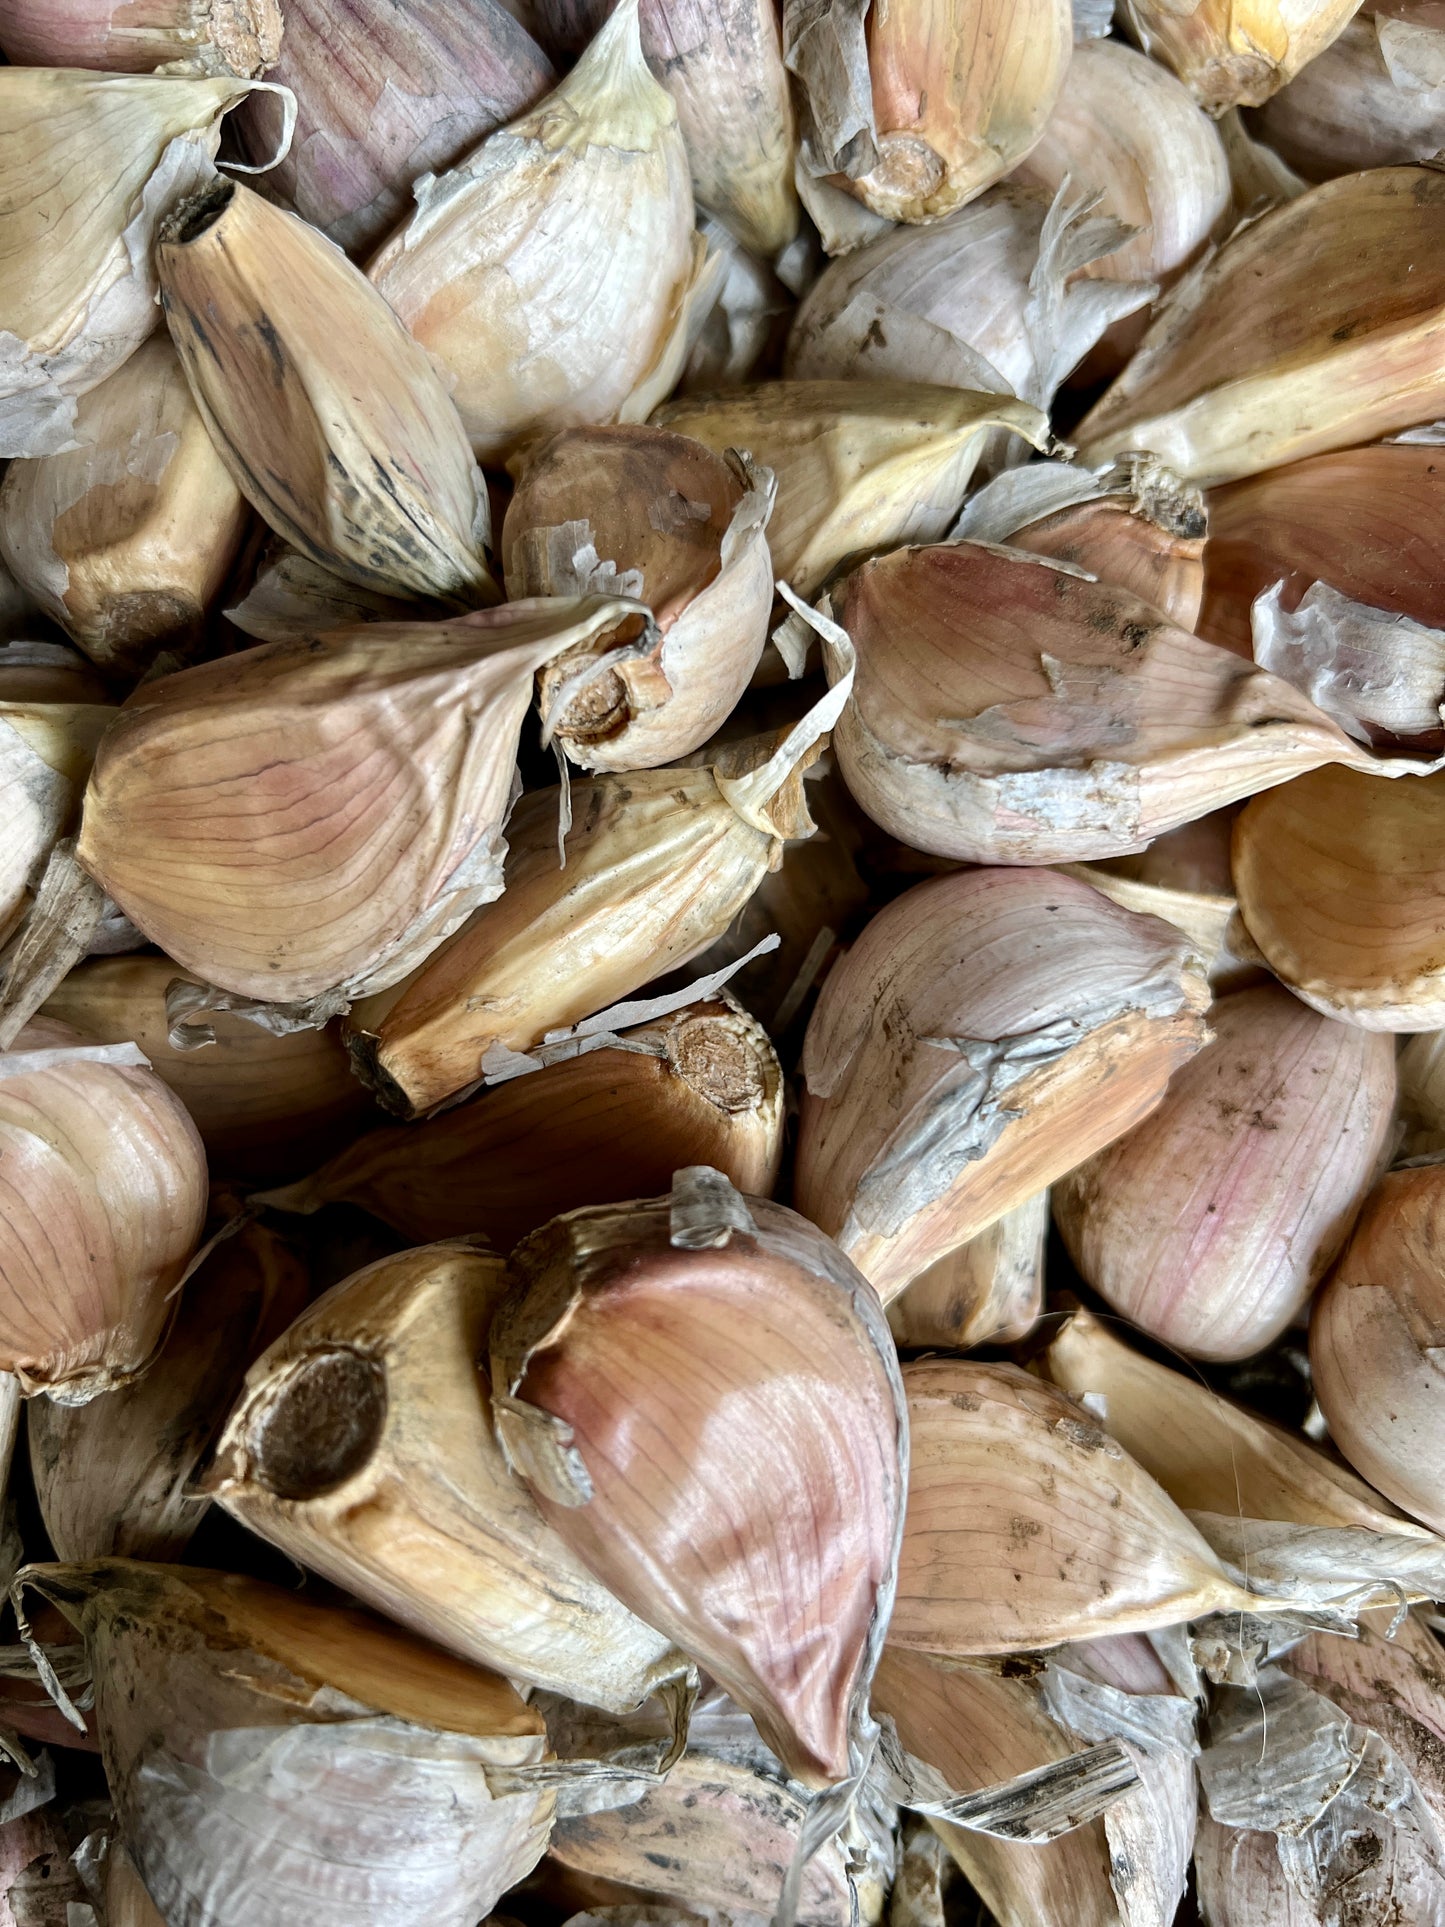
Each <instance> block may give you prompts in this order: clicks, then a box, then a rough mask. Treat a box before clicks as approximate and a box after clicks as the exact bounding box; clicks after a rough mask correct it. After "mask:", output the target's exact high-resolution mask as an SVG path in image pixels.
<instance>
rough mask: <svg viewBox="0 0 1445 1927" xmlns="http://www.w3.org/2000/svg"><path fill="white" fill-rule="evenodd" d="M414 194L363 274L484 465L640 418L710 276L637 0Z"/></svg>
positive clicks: (664, 386) (660, 392)
mask: <svg viewBox="0 0 1445 1927" xmlns="http://www.w3.org/2000/svg"><path fill="white" fill-rule="evenodd" d="M416 196H417V206H416V211H415V213H414V214H413V215H412V216H411V218H410V219H409V220H408V221H407V222H406V223H405V225H404V226H402V227H401V228H400V229H398V231H397V232H396V233H395V234H394V235H393V236H392V237H391V239H390V240H389V241H387V242H386V244H385V245H384V246H383V247H382V249H381V251H380V252H379V253H378V254H377V256H376V257H375V259H374V260H373V261H372V263H371V265H370V268H369V273H370V277H371V280H372V282H373V283H374V285H375V286H376V287H377V288H378V289H379V290H380V292H381V293H382V295H383V296H384V297H385V298H386V300H387V301H388V302H389V303H390V305H391V307H392V308H393V309H394V310H395V312H396V313H397V314H398V315H399V316H400V317H401V319H402V321H403V322H404V323H405V324H406V326H407V327H408V328H409V329H410V330H411V332H412V334H413V335H414V336H415V337H416V339H417V340H418V341H419V342H420V343H421V344H422V346H423V347H425V348H426V349H427V350H428V351H429V352H430V353H431V354H432V355H433V356H435V358H436V360H437V361H438V362H439V363H440V364H441V365H442V366H443V367H445V368H446V369H447V370H449V372H450V373H451V375H452V376H453V377H454V383H455V385H454V387H453V391H452V392H453V395H454V397H455V400H456V404H457V407H458V409H459V410H460V412H461V417H462V421H463V423H464V424H465V426H466V430H467V433H468V434H469V435H470V437H471V441H472V446H473V448H474V450H475V451H476V453H477V455H478V457H479V458H480V459H482V460H484V461H496V460H499V459H501V458H503V457H505V456H507V455H509V454H511V453H512V452H513V450H514V449H516V448H517V447H518V446H519V444H520V443H521V442H523V441H525V440H526V439H527V438H528V437H529V436H532V435H535V434H538V433H540V432H541V431H543V430H547V429H556V428H566V427H572V426H574V425H578V424H581V423H587V422H608V421H639V420H642V419H645V417H646V416H647V414H648V413H649V411H650V410H651V409H652V408H653V407H654V406H655V405H656V403H657V402H659V401H660V400H661V399H662V397H663V396H664V395H665V394H666V393H667V392H668V390H669V389H670V388H671V387H672V385H673V383H674V382H675V381H676V379H677V376H678V375H679V374H680V373H681V371H682V363H683V360H684V358H685V355H686V349H687V330H688V325H689V316H688V308H689V303H690V301H692V300H693V299H694V296H695V291H696V290H697V288H698V287H699V285H700V277H701V276H703V275H704V274H705V273H706V272H707V270H706V269H705V262H704V255H705V248H704V247H703V244H702V243H701V242H698V241H695V239H694V235H693V201H692V188H691V186H690V184H689V179H688V163H687V153H686V150H685V149H684V147H683V143H682V136H681V134H680V133H679V132H678V127H677V111H676V109H675V108H674V107H673V104H672V102H671V100H670V99H669V98H668V96H667V95H666V94H665V93H664V92H663V90H662V89H661V88H660V87H659V86H658V85H657V82H656V81H655V80H653V78H652V76H651V75H650V74H649V73H648V71H647V67H646V64H645V62H644V61H643V58H642V49H641V45H640V43H639V41H638V28H637V5H636V0H622V4H621V5H620V6H619V7H618V9H617V11H616V12H615V13H614V14H613V16H612V18H611V19H610V20H609V21H608V23H607V25H606V26H605V27H604V28H603V29H602V31H601V32H600V33H599V34H598V36H597V38H596V39H595V40H594V41H593V43H592V45H591V46H590V47H589V48H588V50H587V52H586V53H585V54H584V55H583V57H582V59H581V60H580V61H579V62H578V64H577V66H576V67H575V68H574V69H573V70H572V72H571V73H570V74H569V75H568V76H567V78H566V79H565V80H564V81H563V82H562V83H561V85H560V86H559V87H558V88H557V89H556V91H555V92H554V93H552V94H549V95H548V96H547V97H546V98H545V99H544V100H543V101H541V102H540V103H539V104H538V106H537V107H535V108H534V109H533V110H532V111H531V112H530V113H528V114H525V115H523V116H522V118H521V119H519V120H517V121H514V122H513V123H512V125H511V126H510V127H508V128H506V129H505V130H503V131H502V132H500V133H497V134H493V135H491V136H490V137H489V138H488V139H487V140H486V141H484V142H483V143H482V145H481V146H480V147H479V148H477V149H476V151H475V152H474V153H472V154H471V155H469V156H468V157H467V159H466V160H464V161H462V162H461V163H460V164H459V165H458V166H457V167H454V168H453V169H451V171H450V172H449V173H446V174H442V175H436V176H425V177H423V179H422V180H421V181H419V182H418V183H417V186H416ZM698 319H699V320H700V319H701V316H700V315H699V316H698Z"/></svg>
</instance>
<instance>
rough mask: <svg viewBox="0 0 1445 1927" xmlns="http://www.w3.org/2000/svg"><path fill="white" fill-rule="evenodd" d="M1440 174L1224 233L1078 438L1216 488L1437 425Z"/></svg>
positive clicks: (1333, 184) (1324, 200)
mask: <svg viewBox="0 0 1445 1927" xmlns="http://www.w3.org/2000/svg"><path fill="white" fill-rule="evenodd" d="M1442 240H1445V175H1441V174H1440V173H1438V172H1434V171H1432V170H1431V169H1429V168H1426V167H1379V168H1371V169H1370V170H1369V171H1368V172H1366V173H1363V174H1348V175H1345V176H1343V177H1342V178H1341V179H1339V180H1337V181H1328V182H1326V183H1325V184H1324V186H1322V187H1316V188H1312V189H1311V190H1310V191H1309V192H1308V193H1307V194H1302V195H1300V197H1299V198H1298V199H1297V200H1293V201H1289V202H1286V203H1285V205H1283V206H1282V207H1276V208H1274V209H1272V210H1271V212H1269V213H1268V214H1265V215H1264V216H1263V217H1262V218H1261V219H1259V220H1257V221H1255V222H1253V223H1252V224H1250V225H1248V226H1245V227H1244V228H1242V229H1240V230H1238V231H1236V233H1235V234H1234V235H1233V236H1232V238H1231V239H1230V240H1229V241H1227V242H1226V243H1225V245H1224V246H1223V247H1222V248H1221V249H1220V250H1219V252H1218V253H1217V254H1215V255H1213V256H1211V257H1210V258H1209V259H1208V260H1206V261H1205V262H1203V263H1202V264H1201V265H1200V267H1199V268H1198V269H1197V270H1196V271H1195V272H1194V273H1192V274H1189V275H1187V276H1186V277H1185V279H1184V280H1183V281H1181V282H1180V283H1179V284H1178V285H1177V286H1176V287H1175V288H1174V289H1173V290H1172V292H1171V293H1170V295H1169V296H1168V297H1166V299H1165V300H1164V301H1163V302H1162V303H1161V304H1160V309H1159V313H1158V315H1157V317H1156V318H1155V320H1154V322H1153V324H1152V326H1151V327H1150V329H1149V332H1148V334H1147V335H1146V336H1145V337H1144V341H1143V343H1142V345H1141V346H1140V348H1139V350H1138V352H1137V353H1136V354H1135V356H1134V357H1133V359H1132V360H1131V361H1130V363H1129V365H1128V367H1127V368H1126V369H1125V370H1124V372H1123V374H1122V375H1120V377H1119V379H1118V380H1117V381H1116V382H1115V383H1114V385H1113V387H1112V388H1110V389H1109V390H1108V391H1107V392H1106V393H1105V395H1104V396H1103V398H1102V400H1100V401H1099V402H1098V403H1096V404H1095V406H1094V407H1093V409H1091V410H1090V412H1089V414H1088V415H1087V416H1086V417H1085V418H1084V420H1083V421H1082V422H1081V423H1080V424H1079V427H1078V429H1077V430H1076V431H1075V439H1076V440H1077V442H1078V444H1079V458H1080V460H1081V461H1083V462H1085V463H1086V464H1088V465H1089V466H1091V467H1092V466H1096V465H1097V464H1099V463H1101V462H1106V461H1111V460H1113V459H1115V458H1116V457H1117V456H1119V455H1120V454H1123V453H1125V452H1130V451H1134V452H1137V451H1145V452H1148V453H1150V454H1153V455H1155V456H1157V457H1158V458H1159V460H1160V461H1162V462H1164V463H1167V465H1168V466H1169V467H1170V468H1171V469H1173V470H1174V471H1175V472H1176V474H1179V475H1181V476H1183V477H1184V478H1185V480H1187V481H1192V482H1198V483H1200V484H1201V485H1202V486H1205V487H1212V486H1214V485H1216V484H1218V483H1222V482H1229V481H1234V480H1237V479H1238V478H1239V477H1240V476H1244V475H1257V474H1259V473H1261V472H1262V471H1263V470H1265V469H1271V468H1278V467H1279V466H1280V465H1281V464H1282V463H1285V462H1294V461H1299V460H1301V459H1303V458H1304V457H1305V456H1307V455H1321V454H1325V453H1327V452H1328V451H1330V450H1332V449H1337V448H1347V447H1349V446H1351V445H1352V444H1354V443H1358V442H1368V441H1372V440H1374V439H1376V438H1377V437H1379V436H1381V435H1388V434H1392V433H1394V432H1395V431H1396V430H1399V429H1403V428H1408V427H1410V426H1411V425H1412V424H1413V423H1418V422H1421V421H1429V420H1430V419H1431V418H1432V416H1434V415H1439V414H1445V328H1442V325H1441V314H1442V308H1445V247H1442V245H1441V244H1442Z"/></svg>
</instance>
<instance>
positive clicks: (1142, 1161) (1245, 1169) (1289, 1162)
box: [1054, 985, 1395, 1359]
mask: <svg viewBox="0 0 1445 1927" xmlns="http://www.w3.org/2000/svg"><path fill="white" fill-rule="evenodd" d="M1209 1024H1210V1028H1211V1030H1212V1031H1213V1032H1214V1038H1213V1041H1212V1042H1211V1043H1209V1044H1206V1045H1205V1047H1204V1049H1203V1050H1202V1051H1200V1053H1199V1055H1198V1056H1197V1057H1196V1058H1194V1059H1193V1061H1192V1062H1191V1063H1189V1064H1187V1065H1185V1066H1184V1067H1183V1068H1182V1069H1181V1070H1180V1071H1179V1072H1178V1073H1177V1075H1176V1076H1175V1077H1174V1079H1173V1081H1172V1082H1171V1084H1170V1086H1169V1090H1168V1092H1167V1094H1166V1095H1165V1098H1164V1101H1163V1103H1162V1104H1160V1105H1159V1106H1158V1107H1157V1108H1156V1109H1155V1110H1154V1112H1153V1113H1152V1114H1151V1116H1150V1117H1149V1118H1148V1120H1147V1122H1145V1123H1144V1124H1142V1125H1140V1126H1139V1127H1138V1128H1137V1129H1135V1130H1133V1131H1130V1132H1129V1133H1128V1134H1127V1135H1126V1136H1124V1137H1121V1138H1116V1139H1115V1141H1114V1142H1113V1143H1112V1144H1110V1145H1109V1146H1108V1147H1107V1148H1106V1149H1104V1150H1102V1151H1099V1152H1097V1153H1096V1154H1095V1155H1094V1156H1093V1157H1092V1158H1090V1159H1088V1160H1087V1161H1086V1162H1084V1163H1082V1164H1080V1165H1078V1166H1077V1167H1076V1168H1075V1169H1074V1170H1072V1171H1071V1172H1070V1173H1069V1174H1068V1176H1067V1177H1065V1178H1064V1179H1062V1180H1061V1181H1060V1182H1059V1183H1058V1184H1057V1185H1055V1187H1054V1216H1055V1219H1056V1221H1057V1223H1058V1225H1059V1228H1060V1230H1061V1231H1062V1232H1063V1235H1064V1242H1065V1243H1066V1244H1067V1245H1068V1247H1069V1252H1070V1255H1071V1256H1072V1257H1073V1260H1074V1263H1075V1264H1076V1265H1077V1266H1078V1268H1079V1271H1080V1273H1081V1274H1082V1276H1083V1278H1084V1279H1085V1281H1086V1282H1087V1283H1088V1284H1089V1285H1091V1286H1092V1287H1093V1288H1094V1290H1095V1291H1097V1292H1099V1294H1100V1295H1101V1296H1102V1297H1103V1298H1105V1299H1106V1300H1107V1301H1108V1303H1109V1304H1111V1305H1112V1306H1113V1307H1114V1309H1115V1310H1116V1311H1119V1312H1122V1313H1123V1314H1124V1316H1125V1317H1126V1318H1128V1319H1129V1320H1130V1322H1131V1323H1132V1324H1134V1325H1137V1326H1138V1327H1139V1328H1140V1330H1142V1331H1145V1332H1148V1333H1149V1335H1150V1336H1151V1337H1152V1338H1157V1339H1159V1340H1160V1341H1161V1343H1163V1344H1166V1345H1168V1346H1170V1347H1171V1348H1172V1349H1174V1350H1176V1351H1180V1352H1183V1353H1184V1354H1185V1355H1186V1356H1188V1357H1190V1358H1210V1359H1232V1358H1248V1357H1250V1356H1251V1355H1252V1354H1253V1353H1255V1352H1258V1351H1262V1350H1263V1349H1264V1347H1265V1346H1266V1345H1269V1344H1272V1343H1273V1342H1274V1340H1275V1339H1277V1338H1278V1337H1280V1336H1281V1334H1282V1333H1283V1332H1284V1331H1285V1330H1286V1329H1287V1328H1288V1327H1289V1325H1290V1324H1291V1323H1293V1321H1294V1320H1295V1319H1297V1318H1298V1317H1299V1315H1300V1313H1301V1312H1302V1311H1303V1310H1304V1308H1305V1306H1306V1305H1307V1304H1308V1303H1309V1299H1310V1295H1311V1293H1312V1292H1313V1291H1314V1288H1315V1286H1316V1285H1317V1284H1318V1283H1319V1281H1320V1279H1321V1278H1323V1276H1324V1275H1325V1272H1326V1271H1327V1270H1328V1269H1329V1267H1330V1265H1331V1264H1332V1263H1333V1262H1334V1259H1335V1257H1336V1256H1337V1255H1338V1253H1339V1250H1340V1247H1341V1245H1342V1244H1343V1243H1344V1241H1345V1239H1346V1238H1347V1237H1348V1236H1349V1231H1350V1226H1351V1225H1352V1224H1353V1223H1354V1220H1355V1215H1356V1213H1357V1212H1358V1211H1359V1208H1360V1205H1361V1204H1362V1202H1363V1201H1364V1197H1365V1194H1366V1192H1367V1191H1368V1190H1369V1187H1370V1184H1371V1182H1372V1181H1373V1179H1374V1177H1375V1175H1376V1173H1377V1171H1378V1169H1379V1167H1380V1163H1381V1160H1382V1158H1384V1157H1386V1156H1388V1153H1389V1148H1390V1140H1391V1136H1392V1132H1393V1127H1394V1111H1395V1048H1394V1044H1393V1042H1392V1040H1391V1039H1390V1038H1388V1037H1384V1036H1380V1035H1378V1034H1372V1033H1371V1032H1369V1031H1363V1030H1360V1029H1358V1028H1356V1027H1355V1026H1354V1025H1352V1024H1340V1023H1336V1022H1334V1021H1333V1020H1332V1019H1331V1018H1328V1017H1322V1016H1320V1015H1319V1013H1318V1012H1317V1011H1313V1010H1309V1009H1307V1008H1306V1006H1305V1005H1304V1004H1302V1003H1300V1001H1299V1000H1298V998H1295V997H1291V996H1290V994H1289V992H1288V991H1286V990H1283V989H1281V988H1280V987H1279V986H1278V985H1262V986H1261V987H1260V988H1259V989H1256V990H1241V991H1238V992H1236V994H1235V995H1234V996H1232V997H1225V998H1222V999H1221V1000H1220V1001H1219V1002H1218V1003H1216V1004H1215V1005H1214V1007H1213V1008H1212V1010H1211V1011H1210V1013H1209Z"/></svg>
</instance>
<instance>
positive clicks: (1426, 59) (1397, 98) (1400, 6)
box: [1251, 0, 1445, 181]
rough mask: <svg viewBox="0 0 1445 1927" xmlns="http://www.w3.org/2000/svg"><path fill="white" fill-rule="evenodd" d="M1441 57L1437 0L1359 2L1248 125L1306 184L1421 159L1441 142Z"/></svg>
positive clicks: (1444, 137) (1444, 123)
mask: <svg viewBox="0 0 1445 1927" xmlns="http://www.w3.org/2000/svg"><path fill="white" fill-rule="evenodd" d="M1442 53H1445V14H1442V11H1441V8H1440V6H1439V4H1438V0H1390V3H1389V4H1386V5H1381V6H1379V7H1372V6H1369V5H1366V6H1365V7H1363V8H1362V9H1361V10H1360V12H1359V13H1357V14H1356V15H1355V17H1354V19H1353V20H1351V21H1350V22H1349V23H1348V24H1347V26H1346V27H1345V29H1344V31H1343V32H1342V33H1341V34H1340V35H1339V36H1338V37H1337V38H1336V39H1335V40H1333V41H1331V43H1330V45H1329V46H1328V47H1326V48H1325V50H1324V52H1323V53H1321V54H1317V55H1316V56H1315V58H1314V59H1313V60H1312V61H1311V62H1310V63H1309V66H1308V67H1307V68H1306V69H1305V70H1304V71H1303V72H1302V73H1300V74H1298V75H1297V76H1296V77H1295V78H1294V79H1293V80H1292V81H1291V82H1290V84H1289V85H1288V86H1287V87H1284V88H1282V89H1281V90H1280V92H1279V93H1277V94H1275V95H1274V97H1273V98H1272V99H1271V100H1269V101H1267V102H1266V103H1265V105H1264V107H1263V108H1261V110H1260V111H1259V113H1257V114H1255V115H1253V116H1252V117H1251V119H1252V122H1253V125H1254V127H1255V129H1256V131H1257V132H1258V133H1259V134H1260V135H1261V137H1262V138H1263V139H1264V140H1266V141H1268V142H1269V144H1270V146H1271V147H1272V148H1274V150H1275V151H1276V152H1277V153H1278V154H1279V155H1280V156H1281V158H1282V159H1284V160H1285V161H1286V162H1288V164H1289V165H1290V166H1291V167H1292V168H1294V169H1295V170H1296V171H1297V172H1298V173H1300V174H1303V175H1304V177H1305V178H1306V180H1310V181H1326V180H1331V179H1333V177H1334V176H1335V175H1336V174H1348V173H1351V172H1353V171H1354V170H1355V169H1356V168H1362V167H1392V166H1396V165H1398V164H1399V163H1400V162H1401V161H1424V160H1428V159H1429V158H1430V156H1431V155H1432V154H1434V153H1436V152H1437V151H1438V150H1439V148H1440V147H1441V146H1442V145H1445V59H1442Z"/></svg>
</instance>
